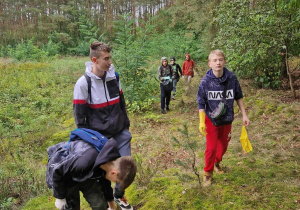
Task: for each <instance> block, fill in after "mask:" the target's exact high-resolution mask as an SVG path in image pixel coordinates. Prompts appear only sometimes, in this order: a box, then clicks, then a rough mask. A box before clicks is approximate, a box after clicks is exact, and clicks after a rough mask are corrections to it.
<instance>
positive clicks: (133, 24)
mask: <svg viewBox="0 0 300 210" xmlns="http://www.w3.org/2000/svg"><path fill="white" fill-rule="evenodd" d="M131 11H132V19H133V20H134V22H133V23H132V28H133V30H132V34H135V33H136V31H135V27H136V24H135V0H133V1H132V10H131Z"/></svg>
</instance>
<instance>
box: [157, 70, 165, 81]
mask: <svg viewBox="0 0 300 210" xmlns="http://www.w3.org/2000/svg"><path fill="white" fill-rule="evenodd" d="M161 73H162V71H161V70H160V67H158V79H159V81H161V82H162V81H163V80H164V77H163V76H162V74H161Z"/></svg>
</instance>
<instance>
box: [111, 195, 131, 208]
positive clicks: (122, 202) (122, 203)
mask: <svg viewBox="0 0 300 210" xmlns="http://www.w3.org/2000/svg"><path fill="white" fill-rule="evenodd" d="M114 200H115V202H116V203H117V204H118V205H119V206H120V208H121V209H122V210H133V208H132V206H131V205H130V204H129V203H128V202H127V199H126V198H125V197H123V198H114Z"/></svg>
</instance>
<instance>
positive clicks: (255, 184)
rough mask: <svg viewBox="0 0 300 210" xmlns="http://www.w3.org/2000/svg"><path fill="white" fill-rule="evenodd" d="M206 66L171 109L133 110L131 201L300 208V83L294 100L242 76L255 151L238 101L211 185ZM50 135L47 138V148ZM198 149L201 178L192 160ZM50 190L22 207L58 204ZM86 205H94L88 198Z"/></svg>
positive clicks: (144, 208) (167, 206)
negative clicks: (243, 137)
mask: <svg viewBox="0 0 300 210" xmlns="http://www.w3.org/2000/svg"><path fill="white" fill-rule="evenodd" d="M69 62H70V61H69ZM72 62H73V61H72ZM70 63H71V62H70ZM71 64H72V66H73V67H74V66H76V65H77V63H76V65H74V63H71ZM80 65H81V64H80ZM62 66H65V65H61V66H59V67H56V68H62V69H63V68H64V67H62ZM76 68H78V70H76V72H75V74H76V75H75V77H76V78H78V77H79V76H80V75H82V72H83V70H82V69H81V67H79V64H78V67H76ZM68 73H71V72H68ZM204 74H205V71H204V70H203V71H201V72H199V74H196V75H195V77H194V78H193V79H192V84H191V91H190V92H189V93H188V94H187V93H186V92H185V84H184V81H183V80H180V82H179V83H178V86H177V89H178V91H177V96H176V100H172V101H171V105H170V111H168V112H167V114H164V115H163V114H161V111H160V104H159V103H157V104H155V105H154V106H153V110H152V111H148V112H144V113H140V114H130V116H129V118H130V121H131V127H130V132H131V133H132V136H133V139H132V155H133V157H134V158H135V160H136V162H137V165H138V173H137V176H136V179H135V181H134V183H133V184H132V185H131V186H130V187H129V188H128V189H127V190H126V197H127V199H128V201H129V202H130V203H131V204H132V205H133V207H134V209H135V210H137V209H139V210H152V209H160V210H171V209H178V210H181V209H182V210H183V209H186V210H192V209H300V194H299V192H300V177H299V173H300V168H299V166H300V159H299V157H300V120H299V118H300V100H299V96H300V92H299V89H298V90H297V95H298V99H297V100H293V99H292V98H291V93H290V91H283V90H269V89H258V88H256V87H255V86H254V85H253V84H252V82H251V80H240V83H241V87H242V89H243V93H244V103H245V107H246V110H247V113H248V116H249V118H250V120H251V124H250V125H249V126H248V127H247V132H248V137H249V139H250V142H251V144H252V147H253V151H252V152H249V153H247V154H245V153H244V152H243V150H242V147H241V144H240V140H239V137H240V134H241V130H242V117H241V112H240V111H239V110H238V107H237V105H236V104H235V121H234V122H233V126H232V134H231V141H230V143H229V147H228V150H227V152H226V154H225V155H224V158H223V161H222V166H223V167H224V171H225V173H224V174H220V175H219V174H218V175H216V174H215V175H214V177H213V184H212V186H211V187H208V188H203V187H202V186H201V183H200V182H201V181H202V173H203V167H204V151H205V138H204V137H203V136H202V135H201V134H200V132H199V130H198V125H199V115H198V108H197V102H196V93H197V89H198V85H199V83H200V80H201V78H202V76H203V75H204ZM71 83H72V81H71V82H70V85H69V86H70V87H68V88H69V89H70V90H71V89H72V87H73V83H72V85H71ZM125 95H126V93H125ZM159 95H160V92H159V86H158V88H157V97H159ZM73 123H74V119H72V118H71V119H66V122H65V123H64V124H66V125H69V127H68V129H66V127H65V128H64V126H62V127H61V128H63V129H65V131H62V130H61V131H60V133H58V134H54V135H53V136H56V137H55V138H58V137H57V136H59V135H60V136H64V138H66V137H67V135H68V134H69V130H70V127H72V126H74V125H73ZM184 128H188V131H186V133H184V131H182V130H184ZM180 130H181V131H180ZM187 136H188V137H187ZM51 138H52V139H53V138H54V137H51ZM174 138H176V139H177V140H178V141H179V142H180V143H182V145H184V144H185V143H196V144H194V146H195V147H196V149H195V150H192V149H187V148H186V147H184V146H175V145H174ZM50 143H51V141H48V143H47V142H46V144H44V145H43V149H45V148H46V145H47V144H50ZM52 143H53V142H52ZM194 155H195V166H196V170H197V172H199V177H200V181H199V180H198V177H197V175H196V174H195V172H194V171H193V170H192V166H191V165H192V164H191V163H192V161H193V157H194ZM44 159H45V160H46V157H45V158H44ZM45 160H43V163H44V164H45V163H46V162H45ZM179 163H181V164H179ZM185 163H186V164H185ZM197 172H196V173H197ZM51 194H52V193H51V190H48V191H47V192H46V193H45V194H43V195H39V196H38V197H35V198H32V199H31V200H30V201H29V202H27V203H26V205H25V206H24V208H23V209H25V210H26V209H28V210H29V209H54V208H53V207H54V200H55V199H54V198H53V197H52V196H51ZM81 206H82V207H81V209H89V207H87V206H88V205H87V204H86V202H85V201H84V199H82V205H81Z"/></svg>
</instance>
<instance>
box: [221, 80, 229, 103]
mask: <svg viewBox="0 0 300 210" xmlns="http://www.w3.org/2000/svg"><path fill="white" fill-rule="evenodd" d="M227 83H228V81H226V82H224V84H223V86H224V91H223V94H222V101H223V102H224V103H225V101H226V92H227Z"/></svg>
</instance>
